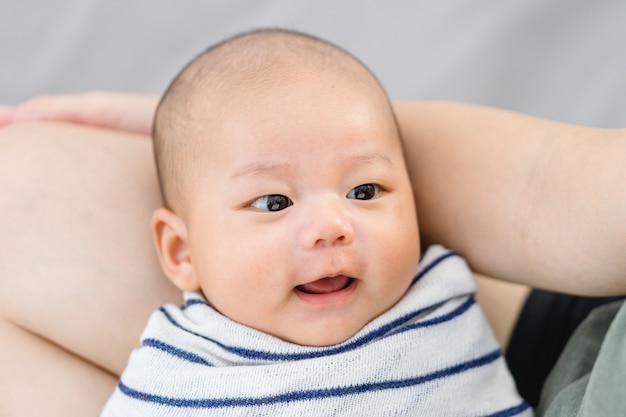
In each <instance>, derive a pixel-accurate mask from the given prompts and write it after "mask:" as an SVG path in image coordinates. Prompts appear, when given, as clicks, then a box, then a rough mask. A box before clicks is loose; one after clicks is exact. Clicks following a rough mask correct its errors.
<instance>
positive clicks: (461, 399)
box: [101, 246, 532, 417]
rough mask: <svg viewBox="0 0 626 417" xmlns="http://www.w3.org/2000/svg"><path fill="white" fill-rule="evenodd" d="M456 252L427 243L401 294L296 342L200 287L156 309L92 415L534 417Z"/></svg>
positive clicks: (467, 272)
mask: <svg viewBox="0 0 626 417" xmlns="http://www.w3.org/2000/svg"><path fill="white" fill-rule="evenodd" d="M474 292H475V284H474V281H473V279H472V275H471V273H470V271H469V269H468V268H467V266H466V264H465V261H464V260H463V259H462V258H461V257H460V256H458V255H457V254H455V253H453V252H450V251H447V250H446V249H444V248H442V247H440V246H434V247H431V248H429V250H428V251H427V252H426V254H425V255H424V257H423V259H422V261H421V262H420V267H419V270H418V273H417V275H416V276H415V278H414V280H413V282H412V284H411V287H410V288H409V290H408V292H407V293H406V295H405V296H404V297H403V298H402V299H401V300H400V301H399V302H398V303H397V304H396V305H395V306H394V307H393V308H392V309H390V310H389V311H387V312H386V313H384V314H382V315H381V316H379V317H378V318H376V319H374V320H373V321H372V322H370V323H369V324H368V325H367V326H365V327H364V328H363V329H362V330H361V331H360V332H358V333H357V334H356V335H355V336H353V337H352V338H350V339H349V340H347V341H346V342H344V343H342V344H339V345H335V346H331V347H310V346H299V345H294V344H292V343H288V342H285V341H282V340H280V339H277V338H275V337H272V336H269V335H267V334H264V333H261V332H259V331H256V330H254V329H250V328H248V327H245V326H242V325H240V324H237V323H234V322H233V321H231V320H229V319H227V318H226V317H223V316H222V315H220V314H219V313H217V312H216V311H215V310H213V309H212V308H211V307H210V306H208V305H207V304H206V302H205V301H204V300H203V298H202V297H200V296H199V295H197V294H193V293H188V294H185V303H184V305H183V306H182V307H180V308H179V307H176V306H172V305H166V306H164V307H162V308H160V309H159V310H157V311H156V312H155V313H154V314H153V315H152V317H151V318H150V321H149V323H148V325H147V327H146V329H145V331H144V333H143V335H142V347H141V348H139V349H137V350H136V351H134V352H133V353H132V355H131V357H130V360H129V363H128V367H127V369H126V370H125V371H124V373H123V374H122V377H121V379H120V381H119V383H118V386H117V388H116V390H115V393H114V394H113V396H112V397H111V399H110V400H109V402H108V403H107V404H106V406H105V408H104V410H103V412H102V414H101V416H102V417H109V416H125V417H129V416H133V417H143V416H161V415H163V416H299V417H303V416H316V417H317V416H359V417H363V416H492V417H506V416H531V415H532V410H531V409H530V407H529V406H528V404H527V403H526V402H524V401H523V400H522V399H521V398H520V397H519V395H518V394H517V392H516V390H515V386H514V383H513V380H512V378H511V376H510V374H509V372H508V370H507V368H506V365H505V363H504V360H503V357H502V353H501V351H500V349H499V347H498V344H497V342H496V340H495V338H494V336H493V334H492V332H491V330H490V328H489V325H488V323H487V321H486V319H485V317H484V315H483V313H482V311H481V309H480V307H479V306H478V305H477V304H476V302H475V300H474V297H473V293H474Z"/></svg>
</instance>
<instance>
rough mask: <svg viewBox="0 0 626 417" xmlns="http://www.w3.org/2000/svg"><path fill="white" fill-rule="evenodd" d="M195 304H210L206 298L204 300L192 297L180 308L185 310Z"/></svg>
mask: <svg viewBox="0 0 626 417" xmlns="http://www.w3.org/2000/svg"><path fill="white" fill-rule="evenodd" d="M195 304H203V305H208V304H207V303H206V301H204V300H202V299H200V298H192V299H190V300H186V301H185V304H183V306H182V307H181V308H180V309H181V310H184V309H186V308H187V307H191V306H192V305H195Z"/></svg>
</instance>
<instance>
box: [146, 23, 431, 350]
mask: <svg viewBox="0 0 626 417" xmlns="http://www.w3.org/2000/svg"><path fill="white" fill-rule="evenodd" d="M154 126H155V127H154V146H155V155H156V161H157V169H158V173H159V180H160V183H161V189H162V192H163V196H164V200H165V203H166V206H167V207H168V208H167V209H165V208H163V209H159V210H157V211H156V212H155V214H154V216H153V231H154V236H155V241H156V245H157V250H158V253H159V257H160V260H161V265H162V266H163V269H164V271H165V273H166V274H167V275H168V277H169V278H170V279H171V280H172V281H173V282H174V283H175V284H176V285H177V286H178V287H179V288H180V289H182V290H185V291H202V293H203V294H204V296H205V297H206V298H207V301H208V302H209V304H211V305H212V306H213V307H214V308H215V309H216V310H218V311H219V312H221V313H222V314H223V315H225V316H227V317H229V318H230V319H232V320H234V321H236V322H239V323H241V324H244V325H247V326H249V327H252V328H256V329H258V330H261V331H264V332H266V333H269V334H272V335H274V336H276V337H279V338H282V339H284V340H287V341H291V342H294V343H298V344H302V345H318V346H322V345H331V344H336V343H340V342H342V341H345V340H347V339H348V338H349V337H351V336H352V335H354V334H355V333H356V332H357V331H358V330H360V329H361V328H362V327H363V326H364V325H365V324H367V323H368V322H369V321H371V320H372V319H373V318H375V317H376V316H378V315H380V314H381V313H383V312H384V311H386V310H387V309H389V308H390V307H392V306H393V305H394V304H395V303H396V302H397V301H398V300H399V299H400V298H401V297H402V295H403V294H404V293H405V291H406V290H407V288H408V286H409V283H410V281H411V279H412V277H413V274H414V273H415V271H416V268H417V262H418V258H419V240H418V229H417V219H416V214H415V208H414V202H413V195H412V191H411V185H410V182H409V178H408V174H407V170H406V166H405V162H404V158H403V151H402V145H401V141H400V138H399V132H398V128H397V125H396V122H395V118H394V116H393V111H392V109H391V105H390V103H389V101H388V99H387V97H386V95H385V93H384V91H383V89H382V87H381V86H380V85H379V83H378V82H377V80H376V79H375V77H374V76H373V75H372V74H371V73H370V72H369V71H368V70H367V69H366V68H365V67H364V66H363V65H362V64H361V63H360V62H358V61H357V60H356V59H355V58H353V57H352V56H351V55H349V54H348V53H346V52H345V51H343V50H341V49H339V48H337V47H335V46H333V45H331V44H329V43H327V42H325V41H322V40H319V39H316V38H313V37H310V36H307V35H303V34H299V33H293V32H286V31H280V30H270V31H258V32H251V33H247V34H244V35H240V36H237V37H235V38H232V39H229V40H227V41H225V42H223V43H220V44H218V45H217V46H215V47H212V48H210V49H209V50H208V51H207V52H205V53H203V54H202V55H200V56H199V57H198V58H196V59H195V60H194V61H192V62H191V63H190V64H189V65H188V66H187V67H186V68H184V69H183V71H182V72H181V73H180V74H179V75H178V76H177V78H176V79H175V80H174V81H173V83H172V84H171V86H170V87H169V89H168V90H167V92H166V94H165V95H164V97H163V99H162V101H161V103H160V105H159V108H158V110H157V114H156V119H155V125H154Z"/></svg>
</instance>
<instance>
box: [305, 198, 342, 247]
mask: <svg viewBox="0 0 626 417" xmlns="http://www.w3.org/2000/svg"><path fill="white" fill-rule="evenodd" d="M344 205H345V202H342V201H341V200H340V199H338V198H336V199H327V200H326V199H325V201H324V202H323V203H321V202H320V204H316V205H315V206H314V207H312V208H311V210H310V211H308V213H307V214H306V215H305V219H304V221H303V223H304V225H303V227H302V235H301V239H302V244H303V246H305V247H306V248H308V249H312V248H315V247H323V246H332V245H345V244H349V243H351V242H352V240H353V239H354V229H353V225H352V221H351V219H350V216H349V214H348V210H347V208H346V207H344Z"/></svg>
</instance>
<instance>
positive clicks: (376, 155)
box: [347, 151, 393, 165]
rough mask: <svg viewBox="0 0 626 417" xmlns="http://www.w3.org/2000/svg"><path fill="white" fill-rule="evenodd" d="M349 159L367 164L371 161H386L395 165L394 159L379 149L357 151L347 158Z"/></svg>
mask: <svg viewBox="0 0 626 417" xmlns="http://www.w3.org/2000/svg"><path fill="white" fill-rule="evenodd" d="M347 159H348V160H352V162H354V163H357V164H366V163H370V162H384V163H386V164H389V165H393V161H392V160H391V158H389V157H388V156H387V155H385V154H384V153H381V152H378V151H369V152H363V153H357V154H355V155H350V156H348V158H347Z"/></svg>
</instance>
